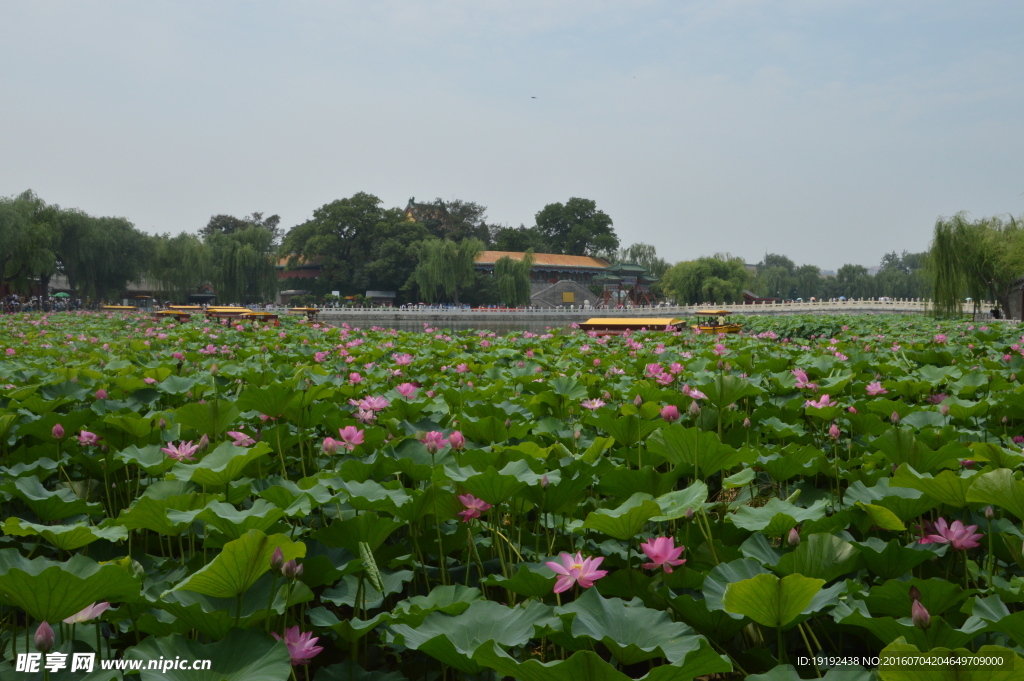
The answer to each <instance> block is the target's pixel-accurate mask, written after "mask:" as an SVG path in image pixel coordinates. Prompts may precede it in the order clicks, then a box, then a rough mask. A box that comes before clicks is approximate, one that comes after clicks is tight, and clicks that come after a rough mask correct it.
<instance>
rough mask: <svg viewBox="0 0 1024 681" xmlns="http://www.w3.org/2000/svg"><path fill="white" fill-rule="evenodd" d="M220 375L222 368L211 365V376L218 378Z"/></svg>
mask: <svg viewBox="0 0 1024 681" xmlns="http://www.w3.org/2000/svg"><path fill="white" fill-rule="evenodd" d="M218 373H220V367H218V366H217V365H216V364H211V365H210V374H211V375H213V376H216V375H217V374H218Z"/></svg>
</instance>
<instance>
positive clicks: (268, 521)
mask: <svg viewBox="0 0 1024 681" xmlns="http://www.w3.org/2000/svg"><path fill="white" fill-rule="evenodd" d="M283 517H284V511H282V510H281V509H279V508H278V507H276V506H274V505H273V504H272V503H270V502H269V501H267V500H266V499H257V500H256V502H255V503H253V505H252V507H251V508H249V509H246V510H244V511H240V510H238V509H237V508H235V507H234V506H232V505H231V504H225V503H223V502H220V501H211V502H210V503H208V504H207V505H206V506H205V507H203V508H201V509H197V510H190V511H176V510H168V511H167V519H168V520H169V521H171V522H172V523H182V522H184V523H188V524H191V523H192V522H195V521H196V520H201V521H203V522H205V523H206V524H207V525H209V526H211V527H214V528H216V529H217V530H219V531H221V532H222V533H224V534H225V535H226V536H227V537H228V538H230V539H238V538H239V537H241V536H242V535H243V534H245V533H246V532H248V531H249V530H259V531H261V532H264V533H266V532H268V531H269V530H270V529H271V528H273V527H274V526H275V525H277V524H278V523H277V521H278V520H280V519H281V518H283Z"/></svg>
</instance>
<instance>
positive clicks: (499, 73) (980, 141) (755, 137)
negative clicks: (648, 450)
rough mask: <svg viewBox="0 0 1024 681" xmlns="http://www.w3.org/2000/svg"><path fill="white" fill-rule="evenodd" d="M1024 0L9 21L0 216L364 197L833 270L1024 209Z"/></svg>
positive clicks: (170, 224)
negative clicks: (948, 222)
mask: <svg viewBox="0 0 1024 681" xmlns="http://www.w3.org/2000/svg"><path fill="white" fill-rule="evenodd" d="M1021 36H1024V3H1021V2H1020V1H1019V0H1010V1H1005V2H1004V1H991V2H990V1H986V0H975V1H974V2H970V3H964V2H947V1H945V0H928V1H923V0H922V1H918V0H905V1H900V2H892V0H884V1H875V0H859V1H857V2H852V1H848V0H789V1H787V0H777V1H775V2H766V1H765V2H761V1H754V0H719V1H686V0H675V1H672V2H657V1H654V0H651V1H638V2H628V1H622V2H607V1H605V0H586V1H583V0H562V1H557V0H544V1H536V0H515V1H512V0H508V1H506V0H500V1H498V0H434V1H433V2H394V1H389V0H375V1H374V2H345V1H337V0H335V1H331V2H320V1H314V0H290V1H289V2H261V1H259V0H250V1H246V2H235V1H231V0H218V2H198V1H186V0H180V1H176V2H174V1H161V0H150V1H147V2H137V1H134V0H123V1H116V0H111V1H107V2H97V1H90V0H73V1H72V0H52V1H51V0H48V1H47V2H29V1H15V0H11V1H8V2H3V3H0V195H13V194H16V193H20V192H21V191H24V190H25V189H29V188H30V189H32V190H34V191H35V192H36V193H37V194H39V195H40V196H41V197H42V198H43V199H44V200H46V201H47V202H50V203H56V204H59V205H61V206H65V207H75V208H80V209H82V210H85V211H86V212H88V213H91V214H95V215H116V216H123V217H127V218H128V219H129V220H131V221H132V222H133V223H134V224H135V225H136V226H137V227H139V228H140V229H142V230H144V231H147V232H151V233H156V232H171V233H177V232H180V231H193V232H194V231H197V230H199V229H200V228H201V227H202V226H203V225H205V224H206V222H207V220H209V218H210V216H211V215H214V214H220V213H227V214H233V215H236V216H239V217H241V216H242V215H245V214H248V213H251V212H253V211H261V212H263V213H265V214H274V213H276V214H279V215H280V216H281V219H282V224H283V225H284V226H286V227H290V226H293V225H296V224H299V223H301V222H303V221H305V220H307V219H309V218H310V217H311V216H312V213H313V211H314V210H315V209H316V208H318V207H319V206H321V205H323V204H325V203H329V202H330V201H333V200H336V199H340V198H344V197H347V196H351V195H352V194H354V193H356V192H359V191H365V192H369V193H371V194H374V195H376V196H378V197H380V198H381V199H382V201H383V202H384V204H385V205H387V206H405V204H406V202H407V201H408V199H409V198H410V197H413V196H414V197H416V199H417V201H425V200H432V199H434V198H442V199H462V200H465V201H475V202H477V203H479V204H481V205H484V206H486V207H487V209H488V211H487V214H488V221H489V222H491V223H500V224H508V225H513V226H516V225H519V224H526V225H531V224H533V220H534V215H535V214H536V213H537V212H538V211H539V210H541V208H543V207H544V206H545V205H546V204H548V203H554V202H564V201H566V200H567V199H569V198H570V197H574V196H578V197H584V198H588V199H592V200H594V201H596V203H597V206H598V208H600V209H601V210H604V211H605V212H606V213H608V215H610V216H611V218H612V219H613V221H614V225H615V229H616V231H617V233H618V235H619V238H620V240H621V242H622V244H623V245H628V244H630V243H634V242H645V243H650V244H653V245H655V246H656V247H657V250H658V254H659V255H660V256H662V257H664V258H665V259H667V260H669V261H671V262H676V261H679V260H687V259H692V258H696V257H700V256H704V255H712V254H714V253H718V252H728V253H732V254H733V255H737V256H740V257H742V258H744V259H745V260H746V261H747V262H757V261H758V260H760V259H761V257H763V255H764V254H765V252H775V253H783V254H785V255H788V256H789V257H790V258H792V259H793V260H794V261H795V262H796V263H797V264H803V263H812V264H816V265H818V266H820V267H822V268H824V269H836V268H838V267H840V266H841V265H843V264H845V263H854V264H862V265H865V266H872V265H877V264H878V262H879V261H880V259H881V257H882V255H883V254H885V253H887V252H889V251H902V250H908V251H911V252H918V251H923V250H925V249H926V248H927V247H928V242H929V240H930V235H931V232H932V229H933V226H934V224H935V221H936V219H938V218H940V217H943V216H950V215H953V214H955V213H957V212H959V211H966V212H968V213H969V214H970V215H971V216H972V217H976V218H977V217H984V216H990V215H1004V216H1005V215H1007V214H1013V215H1017V216H1020V215H1022V214H1024V169H1022V168H1024V166H1022V163H1024V40H1022V39H1021Z"/></svg>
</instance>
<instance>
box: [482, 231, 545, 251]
mask: <svg viewBox="0 0 1024 681" xmlns="http://www.w3.org/2000/svg"><path fill="white" fill-rule="evenodd" d="M491 245H492V247H493V249H494V250H496V251H510V252H513V253H525V252H526V251H529V250H533V252H534V253H548V252H550V250H551V249H550V248H549V246H548V244H547V242H546V241H545V240H544V236H543V235H542V234H541V233H540V230H539V229H538V228H537V227H524V226H523V225H519V226H518V227H506V226H497V227H492V228H491Z"/></svg>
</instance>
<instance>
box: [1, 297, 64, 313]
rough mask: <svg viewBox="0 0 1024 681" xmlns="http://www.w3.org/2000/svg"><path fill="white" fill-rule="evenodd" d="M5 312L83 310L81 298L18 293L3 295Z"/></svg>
mask: <svg viewBox="0 0 1024 681" xmlns="http://www.w3.org/2000/svg"><path fill="white" fill-rule="evenodd" d="M2 307H3V313H4V314H14V313H15V312H66V311H69V310H81V309H82V307H83V304H82V299H81V298H74V299H72V298H71V297H63V296H19V295H18V294H17V293H11V294H10V295H7V296H4V297H3V306H2Z"/></svg>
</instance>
